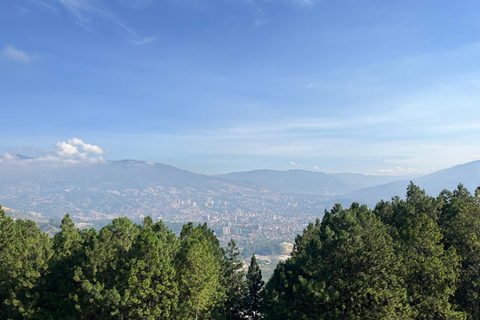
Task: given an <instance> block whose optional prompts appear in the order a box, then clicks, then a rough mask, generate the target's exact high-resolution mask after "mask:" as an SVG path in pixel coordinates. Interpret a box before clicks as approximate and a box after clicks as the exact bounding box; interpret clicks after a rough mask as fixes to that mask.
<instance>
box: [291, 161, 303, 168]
mask: <svg viewBox="0 0 480 320" xmlns="http://www.w3.org/2000/svg"><path fill="white" fill-rule="evenodd" d="M290 165H291V166H294V167H301V166H302V165H301V164H300V163H296V162H293V161H290Z"/></svg>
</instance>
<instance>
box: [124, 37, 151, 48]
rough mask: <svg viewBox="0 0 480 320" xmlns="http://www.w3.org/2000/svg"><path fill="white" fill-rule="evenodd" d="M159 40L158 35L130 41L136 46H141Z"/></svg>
mask: <svg viewBox="0 0 480 320" xmlns="http://www.w3.org/2000/svg"><path fill="white" fill-rule="evenodd" d="M157 40H158V38H157V37H145V38H143V39H138V40H131V41H130V43H131V44H132V45H134V46H137V47H140V46H145V45H149V44H152V43H154V42H156V41H157Z"/></svg>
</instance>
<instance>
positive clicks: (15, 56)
mask: <svg viewBox="0 0 480 320" xmlns="http://www.w3.org/2000/svg"><path fill="white" fill-rule="evenodd" d="M2 56H3V57H4V58H6V59H9V60H14V61H18V62H23V63H29V62H30V61H32V57H30V56H29V55H28V54H26V53H25V52H24V51H22V50H19V49H17V48H15V47H14V46H12V45H7V46H5V48H4V49H3V51H2Z"/></svg>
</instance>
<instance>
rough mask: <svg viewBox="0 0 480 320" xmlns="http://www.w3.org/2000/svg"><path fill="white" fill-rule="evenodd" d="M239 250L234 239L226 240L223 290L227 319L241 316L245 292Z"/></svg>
mask: <svg viewBox="0 0 480 320" xmlns="http://www.w3.org/2000/svg"><path fill="white" fill-rule="evenodd" d="M239 254H240V251H239V250H238V247H237V244H236V243H235V240H233V239H231V240H230V241H229V242H228V245H227V250H226V267H225V275H224V278H225V291H226V296H227V299H226V301H225V307H224V313H225V318H226V319H229V320H238V319H241V317H242V307H243V305H242V299H243V296H244V294H245V289H246V287H245V282H244V281H243V277H244V276H245V272H243V270H242V268H243V262H242V261H241V260H240V259H238V256H239Z"/></svg>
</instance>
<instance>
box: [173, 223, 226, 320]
mask: <svg viewBox="0 0 480 320" xmlns="http://www.w3.org/2000/svg"><path fill="white" fill-rule="evenodd" d="M180 239H181V244H180V248H179V251H178V254H177V258H176V266H177V271H178V273H177V279H178V280H177V281H178V284H179V292H180V296H179V313H178V317H177V318H178V319H185V320H190V319H205V318H207V317H208V316H209V314H210V313H211V311H212V309H213V307H214V306H215V305H216V304H218V297H219V291H220V292H221V291H223V290H221V287H220V281H219V278H220V262H219V261H218V258H217V257H216V256H215V251H214V248H213V246H212V242H211V238H210V237H209V236H207V235H206V234H205V229H204V228H203V227H202V226H199V227H197V228H194V227H193V225H192V224H191V223H189V224H188V225H186V226H184V228H183V230H182V233H181V234H180Z"/></svg>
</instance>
